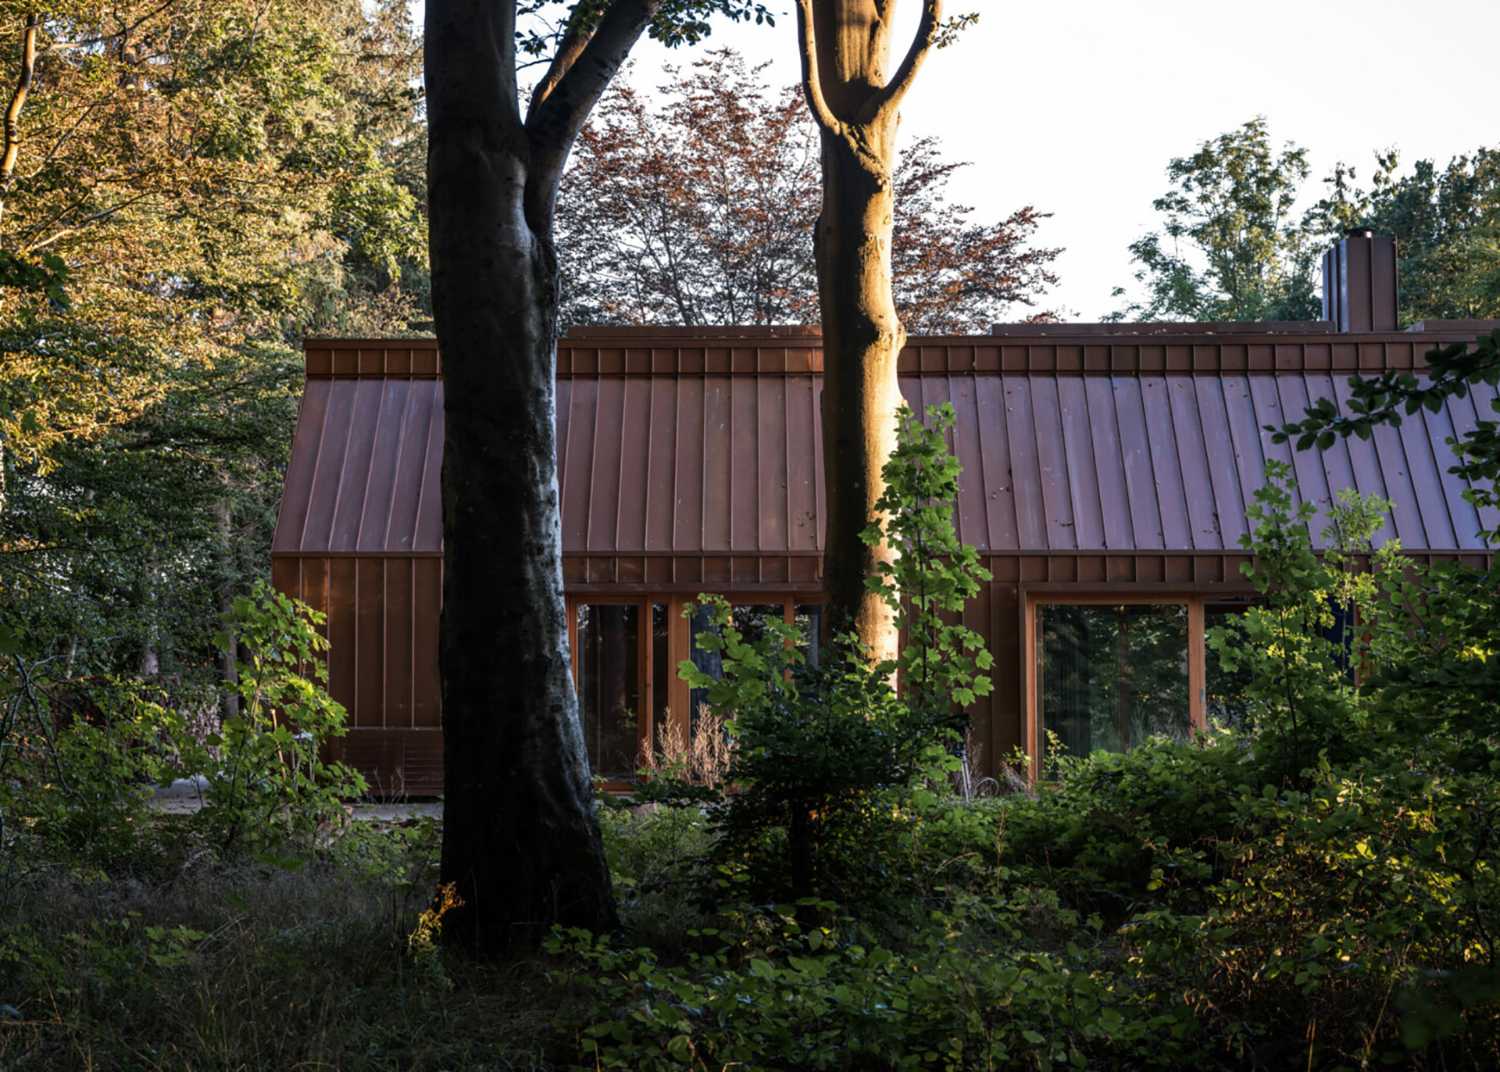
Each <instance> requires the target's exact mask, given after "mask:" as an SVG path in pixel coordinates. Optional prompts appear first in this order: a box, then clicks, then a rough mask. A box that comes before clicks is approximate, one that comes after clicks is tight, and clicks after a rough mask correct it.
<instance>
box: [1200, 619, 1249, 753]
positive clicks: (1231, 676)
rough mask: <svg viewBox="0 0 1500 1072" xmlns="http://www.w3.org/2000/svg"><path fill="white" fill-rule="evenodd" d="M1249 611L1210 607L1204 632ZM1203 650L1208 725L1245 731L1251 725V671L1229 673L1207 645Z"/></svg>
mask: <svg viewBox="0 0 1500 1072" xmlns="http://www.w3.org/2000/svg"><path fill="white" fill-rule="evenodd" d="M1246 609H1247V608H1246V607H1245V605H1244V604H1220V605H1215V604H1209V605H1208V606H1206V607H1204V608H1203V628H1204V630H1205V631H1207V630H1210V629H1214V628H1222V627H1223V626H1226V625H1229V624H1231V623H1232V622H1234V621H1235V620H1236V619H1237V618H1239V617H1240V616H1241V615H1242V614H1244V613H1245V610H1246ZM1204 648H1205V650H1204V653H1203V671H1204V673H1203V703H1204V714H1205V715H1206V716H1207V718H1208V722H1209V725H1213V724H1215V723H1218V724H1219V725H1221V726H1229V727H1230V728H1232V729H1243V728H1245V727H1246V726H1247V725H1248V724H1249V717H1248V715H1249V711H1248V707H1247V705H1246V700H1245V690H1246V688H1247V687H1248V686H1249V684H1250V671H1249V669H1248V668H1246V667H1243V666H1241V667H1240V668H1238V669H1237V670H1235V671H1233V672H1230V671H1229V670H1226V669H1225V668H1224V666H1223V664H1222V663H1221V662H1220V661H1219V653H1218V652H1216V651H1215V650H1214V649H1213V648H1212V647H1211V646H1209V645H1207V644H1205V645H1204Z"/></svg>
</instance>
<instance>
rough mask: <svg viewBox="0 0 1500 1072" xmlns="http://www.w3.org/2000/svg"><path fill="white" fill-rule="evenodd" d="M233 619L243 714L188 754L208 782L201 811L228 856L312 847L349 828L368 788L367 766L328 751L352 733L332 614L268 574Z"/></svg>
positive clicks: (239, 602) (204, 825)
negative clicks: (326, 631) (331, 652)
mask: <svg viewBox="0 0 1500 1072" xmlns="http://www.w3.org/2000/svg"><path fill="white" fill-rule="evenodd" d="M233 617H234V626H235V633H236V635H237V636H238V637H239V643H240V645H241V647H242V648H243V649H244V650H245V651H246V652H248V657H247V658H245V659H242V660H240V662H239V667H238V674H237V676H236V681H235V684H234V688H235V691H236V692H237V693H238V695H239V701H240V703H239V713H238V714H237V715H235V716H234V717H232V718H226V719H225V720H224V721H223V723H222V724H221V725H220V727H219V729H218V732H217V733H213V734H210V735H209V736H208V737H207V738H206V739H205V740H204V741H203V742H202V744H201V745H200V746H198V747H196V748H191V749H189V750H188V751H187V756H186V758H185V761H184V766H185V767H186V768H187V770H189V771H191V772H193V773H201V774H202V775H203V777H204V778H205V780H206V789H205V791H204V795H203V807H202V808H201V809H200V810H199V811H198V812H197V814H196V815H195V817H194V818H195V821H196V824H197V825H198V827H199V828H200V829H201V830H202V831H203V832H204V833H205V834H206V836H207V837H208V838H209V841H210V843H211V844H213V845H214V846H215V848H216V849H217V851H218V852H219V853H221V854H223V855H232V854H235V853H239V852H245V851H260V852H265V851H269V850H272V849H275V848H276V847H277V846H279V845H283V844H286V843H288V842H293V843H301V844H304V845H305V844H308V843H310V841H311V839H312V838H313V837H314V836H315V835H316V834H317V833H318V832H319V831H320V829H322V830H326V829H328V828H330V827H332V826H341V825H342V824H343V823H344V821H345V812H344V807H343V801H344V799H346V798H349V797H355V796H358V795H360V794H361V793H363V792H364V791H365V788H366V786H365V780H364V778H363V777H361V775H360V774H359V772H358V771H355V770H354V769H353V768H351V767H348V766H345V765H344V764H342V763H330V762H325V761H324V759H323V757H322V749H323V746H324V745H325V744H326V743H327V742H328V741H329V740H330V739H332V738H335V737H341V736H343V735H344V733H346V732H347V730H346V728H345V724H344V709H343V707H342V706H341V705H340V704H338V703H337V702H336V701H334V700H333V698H332V697H330V696H329V695H328V693H327V691H326V689H325V688H324V683H325V682H327V680H328V668H327V667H326V666H325V665H324V662H323V658H322V655H323V652H325V651H326V650H327V649H328V641H327V640H326V639H325V638H324V637H323V636H322V634H320V633H319V632H318V629H317V627H318V626H319V625H320V624H322V622H323V620H324V616H323V615H322V614H321V613H319V612H317V611H314V610H312V609H311V608H310V607H308V606H306V605H305V604H302V603H299V602H297V601H296V600H293V599H291V598H290V597H288V596H285V595H283V594H282V593H280V592H277V591H275V590H274V589H272V588H271V586H270V585H268V584H266V583H265V582H264V581H262V582H259V583H257V584H256V586H255V588H254V589H253V590H252V591H251V593H250V595H248V596H241V597H239V598H238V599H236V600H235V601H234V610H233Z"/></svg>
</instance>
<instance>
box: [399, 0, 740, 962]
mask: <svg viewBox="0 0 1500 1072" xmlns="http://www.w3.org/2000/svg"><path fill="white" fill-rule="evenodd" d="M559 8H560V9H561V14H562V19H561V24H560V25H559V26H558V27H557V28H556V29H555V30H553V29H552V28H550V24H549V23H547V22H546V21H545V20H544V18H543V17H544V16H545V15H546V14H548V13H549V12H550V13H557V9H559ZM713 14H721V15H726V16H728V17H730V18H733V19H737V20H738V19H745V18H754V19H755V20H756V21H765V20H766V19H767V15H766V12H765V10H764V8H763V7H761V6H760V5H759V4H758V3H756V2H755V0H576V2H569V3H563V2H562V0H498V2H497V0H428V3H427V9H426V31H427V34H426V82H427V98H428V113H427V114H428V183H429V186H428V188H429V235H430V242H429V246H430V252H431V258H432V304H433V316H434V320H435V322H436V327H437V336H438V341H439V343H440V345H441V347H442V354H443V377H444V383H445V388H446V393H445V397H446V403H445V411H444V412H445V434H444V443H443V449H444V461H443V541H444V543H443V546H444V560H443V618H442V635H441V640H440V644H439V648H440V660H441V667H442V682H443V731H444V772H445V773H444V787H445V788H444V821H443V852H442V867H441V870H442V876H443V879H444V881H445V882H451V883H452V884H453V886H454V889H455V892H456V893H457V895H458V896H459V897H460V898H461V899H462V900H463V902H464V906H463V907H462V908H460V909H458V910H457V911H456V912H455V913H453V915H452V916H450V919H449V922H448V925H447V927H446V928H445V934H446V935H447V936H448V937H449V938H451V939H453V940H455V941H457V942H458V943H460V944H462V945H464V946H467V947H468V948H470V949H473V950H474V951H476V952H480V953H484V954H493V953H498V952H500V951H502V950H504V949H506V948H509V947H512V946H514V945H516V944H517V943H521V942H529V941H532V940H534V939H535V938H537V937H538V936H539V935H541V934H543V933H545V931H546V929H547V928H548V927H549V926H550V925H551V924H553V923H563V924H568V925H574V926H584V927H592V928H604V927H607V926H609V925H610V924H611V923H613V922H614V919H615V913H614V905H613V900H612V897H611V893H610V884H609V871H608V869H607V867H606V866H605V862H604V855H603V850H602V846H601V844H600V839H599V828H598V823H597V821H596V820H595V818H594V815H593V792H592V788H591V786H590V782H589V770H588V758H587V754H586V752H585V750H584V742H583V735H582V730H581V728H580V724H579V719H578V702H577V697H576V695H575V694H574V691H573V680H572V675H571V673H570V670H569V659H568V640H567V628H566V621H565V619H564V603H563V588H562V528H561V513H560V509H559V502H558V484H557V452H556V443H555V431H554V424H553V421H554V416H555V406H556V388H555V382H554V374H555V367H556V339H557V330H558V314H559V296H558V267H557V265H558V262H557V245H556V240H555V229H554V223H553V216H554V210H555V208H556V204H557V189H558V183H559V181H560V180H561V178H562V173H563V168H564V166H565V164H566V162H567V159H568V154H569V151H570V150H571V149H572V146H573V141H574V139H575V138H576V137H577V136H578V131H579V130H580V129H581V128H582V127H583V124H584V122H585V121H586V120H587V119H588V115H589V112H590V111H591V110H592V109H593V107H594V105H595V104H596V103H597V102H598V100H599V98H600V96H601V95H602V94H603V93H604V90H605V89H606V87H607V86H608V85H609V82H610V80H611V79H612V78H613V77H614V76H615V74H616V72H617V71H619V69H620V65H621V64H622V63H624V62H625V58H626V56H627V55H628V54H629V52H630V49H631V48H632V47H633V46H634V45H635V43H636V41H637V40H639V39H640V37H641V35H642V34H645V33H650V34H651V36H653V37H655V38H657V39H659V40H662V41H664V42H666V43H667V44H678V43H683V42H691V41H695V40H697V39H699V38H701V37H702V36H703V35H704V34H706V33H707V31H708V27H707V23H706V20H707V19H708V18H709V17H710V16H711V15H713ZM528 20H529V21H528ZM518 61H519V63H518ZM532 63H536V64H537V65H538V68H537V69H538V70H540V71H541V77H540V79H539V80H538V81H537V82H536V85H535V88H534V89H533V90H532V91H531V93H530V95H529V99H528V100H527V102H526V103H525V104H524V106H523V103H522V101H521V99H520V96H519V92H520V83H519V75H518V71H519V67H520V66H522V65H528V66H529V65H530V64H532Z"/></svg>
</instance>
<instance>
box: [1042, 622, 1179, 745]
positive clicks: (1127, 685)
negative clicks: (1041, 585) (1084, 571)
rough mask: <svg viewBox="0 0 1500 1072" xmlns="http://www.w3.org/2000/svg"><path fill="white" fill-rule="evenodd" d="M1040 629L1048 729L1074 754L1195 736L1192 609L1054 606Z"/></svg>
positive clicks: (1044, 712)
mask: <svg viewBox="0 0 1500 1072" xmlns="http://www.w3.org/2000/svg"><path fill="white" fill-rule="evenodd" d="M1037 634H1038V636H1037V657H1038V660H1039V661H1040V663H1041V666H1040V667H1039V668H1038V670H1039V674H1038V685H1039V688H1038V692H1037V703H1038V707H1039V708H1040V711H1039V714H1040V716H1041V722H1042V728H1043V731H1044V733H1045V732H1046V731H1051V732H1052V733H1055V734H1057V736H1058V737H1059V738H1060V739H1061V741H1062V744H1063V747H1064V748H1066V749H1067V751H1068V752H1070V753H1072V754H1074V755H1087V754H1088V753H1090V752H1097V751H1106V752H1123V751H1125V750H1126V749H1128V748H1130V747H1131V746H1132V745H1135V744H1139V743H1140V742H1142V741H1144V740H1145V739H1146V738H1147V737H1150V736H1154V735H1157V734H1165V735H1167V736H1170V737H1182V738H1185V737H1187V736H1188V733H1189V723H1188V688H1187V607H1186V606H1184V605H1182V604H1175V603H1166V604H1151V605H1144V604H1135V605H1129V604H1127V605H1120V606H1083V605H1070V604H1062V603H1048V604H1043V605H1041V606H1039V607H1038V608H1037ZM1044 745H1045V741H1044Z"/></svg>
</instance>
